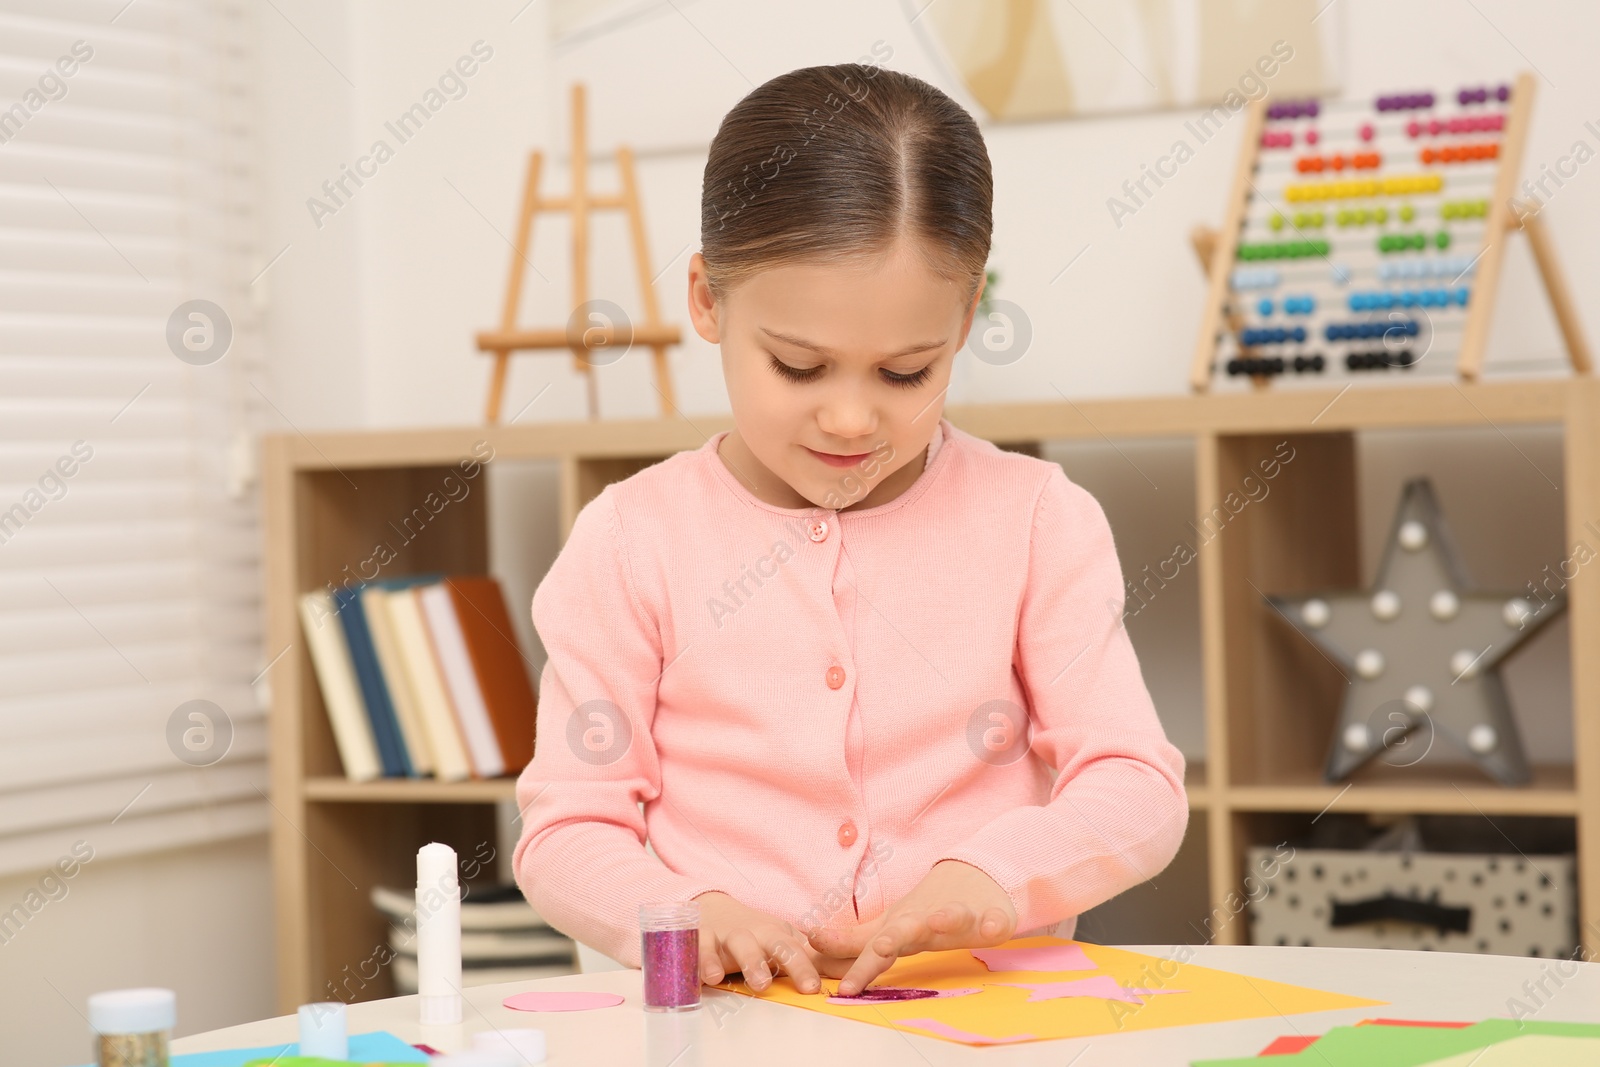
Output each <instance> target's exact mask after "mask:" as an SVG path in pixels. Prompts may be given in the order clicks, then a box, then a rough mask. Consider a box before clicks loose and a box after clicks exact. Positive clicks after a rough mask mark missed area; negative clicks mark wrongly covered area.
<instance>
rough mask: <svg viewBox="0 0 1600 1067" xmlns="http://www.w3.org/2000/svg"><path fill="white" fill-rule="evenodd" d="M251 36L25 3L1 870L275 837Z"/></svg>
mask: <svg viewBox="0 0 1600 1067" xmlns="http://www.w3.org/2000/svg"><path fill="white" fill-rule="evenodd" d="M251 17H252V16H251V13H250V10H249V8H248V7H247V6H246V5H245V4H244V3H242V2H240V3H230V2H201V0H191V2H173V0H135V2H133V3H128V0H0V874H5V873H22V872H28V871H36V870H40V869H43V868H46V867H49V866H52V865H54V864H55V863H56V861H57V860H58V859H61V858H63V857H67V856H69V854H70V853H71V852H72V849H73V846H74V844H75V843H77V842H80V841H81V842H85V843H86V844H87V845H88V847H89V848H91V849H93V856H94V858H95V859H99V858H102V857H109V856H119V855H128V854H131V853H137V852H145V851H152V850H160V849H169V848H176V847H183V846H192V845H196V844H200V843H204V842H208V841H216V840H220V839H223V838H227V837H234V836H238V835H242V834H252V833H259V832H261V831H263V830H265V829H266V827H267V825H268V818H269V814H270V807H269V805H268V803H267V800H266V797H265V793H266V790H267V776H266V763H265V759H266V724H265V695H266V694H265V682H264V679H263V678H262V677H261V676H262V675H263V672H264V669H265V668H267V667H268V664H267V662H266V658H267V657H266V656H265V655H264V653H263V650H262V648H261V621H260V620H261V610H260V579H259V557H260V532H259V522H258V514H257V512H258V504H257V499H256V497H257V491H256V486H255V485H254V475H253V448H254V440H255V432H256V430H257V429H258V428H259V426H260V419H259V416H260V413H261V410H262V409H263V408H264V407H265V401H264V400H263V398H262V394H261V393H260V391H259V388H258V386H257V385H256V384H253V383H256V382H260V381H262V380H264V379H263V378H262V375H261V374H260V373H259V366H260V361H261V358H262V357H261V346H260V341H259V330H258V324H257V321H256V320H257V315H258V312H257V307H256V304H255V302H254V300H253V293H254V290H255V286H254V285H253V284H252V281H253V277H254V275H255V274H256V273H257V272H258V271H259V270H260V269H261V268H262V267H263V266H265V265H266V262H267V257H264V256H262V255H261V253H260V249H259V247H258V243H257V240H256V235H255V225H256V220H255V218H254V214H253V211H254V208H253V200H254V196H253V194H254V191H255V190H254V188H253V184H252V183H253V181H254V175H253V173H252V167H253V157H254V146H253V136H254V133H253V111H252V108H251V96H250V78H251V75H252V72H253V67H254V57H253V55H252V46H251V41H252V40H253V35H252V32H251V25H250V21H251ZM196 300H204V301H209V302H210V304H209V305H191V304H190V302H191V301H196ZM195 308H198V309H199V310H198V311H196V310H195ZM216 308H220V309H221V314H220V315H219V314H216V313H215V310H214V309H216ZM175 313H176V315H175ZM197 314H198V316H199V317H196V315H197ZM230 332H231V342H229V343H228V344H227V345H226V348H224V347H223V346H222V339H223V338H224V337H225V336H226V335H227V334H228V333H230ZM180 356H181V357H182V358H180ZM218 357H220V358H218ZM195 701H204V702H208V703H207V704H195V703H192V702H195ZM210 708H215V709H217V711H220V715H218V714H216V713H215V712H209V710H208V709H210ZM196 711H199V712H201V715H200V717H198V718H196V717H195V716H194V714H192V713H194V712H196ZM208 731H209V732H208ZM224 752H225V754H224ZM217 757H220V758H217ZM78 858H79V859H81V854H80V855H79V857H78Z"/></svg>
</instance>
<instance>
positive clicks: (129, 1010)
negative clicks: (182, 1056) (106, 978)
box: [89, 988, 178, 1067]
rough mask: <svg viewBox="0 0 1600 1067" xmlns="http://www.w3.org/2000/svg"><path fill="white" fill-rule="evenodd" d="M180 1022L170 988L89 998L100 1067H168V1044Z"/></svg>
mask: <svg viewBox="0 0 1600 1067" xmlns="http://www.w3.org/2000/svg"><path fill="white" fill-rule="evenodd" d="M177 1021H178V996H177V994H176V993H174V992H173V991H172V990H170V989H155V988H146V989H114V990H112V991H110V992H108V993H95V994H94V995H92V996H91V997H90V998H89V1029H90V1030H91V1031H92V1032H93V1034H94V1055H95V1063H96V1064H97V1065H98V1067H168V1060H167V1055H168V1054H167V1042H168V1041H169V1040H170V1039H171V1037H172V1028H173V1026H175V1025H176V1024H177Z"/></svg>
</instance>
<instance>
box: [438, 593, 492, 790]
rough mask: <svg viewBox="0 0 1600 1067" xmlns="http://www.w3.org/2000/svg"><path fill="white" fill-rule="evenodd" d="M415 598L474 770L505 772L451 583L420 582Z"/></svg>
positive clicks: (487, 773)
mask: <svg viewBox="0 0 1600 1067" xmlns="http://www.w3.org/2000/svg"><path fill="white" fill-rule="evenodd" d="M417 599H418V601H419V602H420V603H421V605H422V616H423V618H425V619H426V620H427V622H428V636H429V638H430V639H431V640H432V641H433V651H434V654H435V655H436V656H437V657H438V662H439V673H440V675H441V676H442V677H443V678H444V683H445V689H446V691H448V692H449V694H450V703H451V706H452V707H454V708H455V709H456V723H457V725H459V726H460V727H461V736H462V737H463V738H465V740H466V743H467V755H468V756H469V757H471V759H472V769H473V773H474V774H476V775H477V776H478V777H479V778H497V777H499V776H500V775H502V774H504V773H506V762H505V758H504V756H503V755H502V754H501V752H500V743H499V740H498V739H497V738H496V737H495V733H494V723H493V722H492V721H491V720H490V718H489V708H488V705H487V704H486V703H485V701H484V695H483V688H482V687H481V686H480V685H479V684H478V677H477V674H476V673H475V672H474V670H473V664H472V654H471V653H470V652H469V651H468V650H467V638H466V634H465V633H464V632H463V631H462V629H461V623H460V620H459V619H458V617H457V615H456V606H455V600H454V598H452V597H451V595H450V587H449V586H448V585H446V584H444V583H443V582H441V583H439V584H438V585H427V586H423V587H422V588H421V589H419V590H418V591H417Z"/></svg>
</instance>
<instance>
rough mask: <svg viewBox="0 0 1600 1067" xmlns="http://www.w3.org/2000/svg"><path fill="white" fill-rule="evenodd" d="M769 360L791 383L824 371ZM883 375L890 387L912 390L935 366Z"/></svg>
mask: <svg viewBox="0 0 1600 1067" xmlns="http://www.w3.org/2000/svg"><path fill="white" fill-rule="evenodd" d="M767 359H768V360H769V361H770V363H771V365H772V369H773V370H774V371H776V372H777V373H778V374H779V375H780V376H782V377H784V378H787V379H789V380H790V381H791V382H809V381H811V380H812V379H813V378H815V377H816V376H817V371H819V370H821V369H822V368H820V367H808V368H806V369H805V370H800V369H799V368H798V367H791V366H789V364H787V363H785V362H783V360H781V359H779V358H778V357H777V356H774V355H771V354H770V353H769V354H768V356H767ZM883 373H884V381H886V382H888V383H889V384H890V385H897V386H901V387H903V388H906V389H912V388H915V387H916V386H919V385H921V384H922V383H923V382H925V381H927V380H928V376H929V375H930V374H932V373H933V365H932V364H929V365H928V366H926V367H923V368H922V369H921V370H919V371H916V372H915V373H912V374H904V375H901V374H896V373H894V372H893V371H887V370H886V371H884V372H883Z"/></svg>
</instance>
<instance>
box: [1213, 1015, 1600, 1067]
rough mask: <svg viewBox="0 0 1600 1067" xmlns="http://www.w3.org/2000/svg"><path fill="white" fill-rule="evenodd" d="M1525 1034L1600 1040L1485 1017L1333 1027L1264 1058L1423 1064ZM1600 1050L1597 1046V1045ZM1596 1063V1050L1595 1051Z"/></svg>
mask: <svg viewBox="0 0 1600 1067" xmlns="http://www.w3.org/2000/svg"><path fill="white" fill-rule="evenodd" d="M1524 1034H1547V1035H1550V1036H1553V1037H1581V1038H1596V1039H1600V1025H1597V1024H1592V1023H1537V1022H1518V1021H1517V1020H1515V1019H1488V1020H1485V1021H1484V1022H1481V1023H1476V1024H1474V1025H1472V1026H1469V1027H1467V1028H1466V1029H1463V1030H1443V1029H1438V1028H1435V1027H1418V1026H1337V1027H1334V1028H1333V1029H1332V1030H1329V1031H1328V1032H1327V1033H1326V1034H1324V1035H1323V1036H1322V1038H1321V1040H1319V1041H1317V1042H1316V1043H1315V1044H1313V1045H1311V1046H1310V1047H1308V1048H1306V1049H1305V1050H1304V1051H1301V1052H1296V1053H1293V1054H1292V1055H1288V1056H1272V1057H1268V1058H1267V1060H1266V1062H1267V1063H1270V1064H1271V1067H1424V1065H1426V1064H1431V1063H1434V1062H1436V1061H1438V1060H1442V1059H1445V1058H1447V1057H1450V1056H1456V1055H1459V1054H1461V1053H1463V1052H1468V1053H1470V1052H1475V1051H1477V1050H1478V1049H1483V1048H1487V1047H1489V1046H1490V1045H1497V1044H1499V1043H1500V1042H1502V1041H1509V1040H1511V1039H1512V1038H1514V1037H1521V1036H1523V1035H1524ZM1596 1052H1597V1053H1600V1046H1596ZM1596 1062H1600V1055H1597V1056H1596ZM1193 1067H1264V1063H1263V1060H1262V1059H1261V1058H1259V1057H1256V1056H1253V1055H1252V1056H1241V1057H1238V1058H1236V1059H1226V1060H1196V1061H1195V1062H1194V1065H1193Z"/></svg>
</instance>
